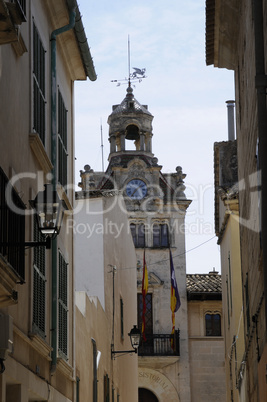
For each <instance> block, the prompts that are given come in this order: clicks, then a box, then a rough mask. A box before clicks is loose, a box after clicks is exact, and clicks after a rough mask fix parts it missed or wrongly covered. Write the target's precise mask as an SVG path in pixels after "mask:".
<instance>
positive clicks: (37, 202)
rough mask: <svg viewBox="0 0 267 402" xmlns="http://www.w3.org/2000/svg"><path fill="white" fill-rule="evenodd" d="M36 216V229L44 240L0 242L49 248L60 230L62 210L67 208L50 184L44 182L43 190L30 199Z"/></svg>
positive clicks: (10, 244) (9, 244)
mask: <svg viewBox="0 0 267 402" xmlns="http://www.w3.org/2000/svg"><path fill="white" fill-rule="evenodd" d="M30 205H31V207H32V208H33V209H34V215H35V216H36V218H37V224H38V230H39V232H40V233H41V234H42V235H43V236H44V237H45V241H40V242H37V241H29V242H22V243H13V242H6V243H4V242H3V243H0V245H5V246H18V247H39V246H45V247H46V248H48V249H49V248H51V240H52V239H54V238H55V237H56V236H57V235H58V234H59V232H60V228H61V223H62V219H63V214H64V211H65V210H66V209H67V207H66V204H65V202H64V201H63V200H60V198H59V196H58V193H57V191H55V190H53V185H52V184H45V189H44V191H40V192H39V193H38V194H37V196H36V197H35V199H34V200H31V201H30Z"/></svg>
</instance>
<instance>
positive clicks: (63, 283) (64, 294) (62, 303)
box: [58, 252, 68, 357]
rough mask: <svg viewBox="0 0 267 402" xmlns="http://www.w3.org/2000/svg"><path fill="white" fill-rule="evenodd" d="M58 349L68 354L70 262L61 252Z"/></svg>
mask: <svg viewBox="0 0 267 402" xmlns="http://www.w3.org/2000/svg"><path fill="white" fill-rule="evenodd" d="M58 349H59V352H60V353H61V354H63V356H64V357H67V356H68V264H67V263H66V261H65V259H64V257H63V255H62V254H61V252H59V261H58Z"/></svg>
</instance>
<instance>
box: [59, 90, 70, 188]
mask: <svg viewBox="0 0 267 402" xmlns="http://www.w3.org/2000/svg"><path fill="white" fill-rule="evenodd" d="M67 158H68V152H67V109H66V107H65V104H64V101H63V97H62V94H61V92H60V91H58V181H59V182H60V183H61V184H62V186H65V185H66V184H67V167H68V166H67Z"/></svg>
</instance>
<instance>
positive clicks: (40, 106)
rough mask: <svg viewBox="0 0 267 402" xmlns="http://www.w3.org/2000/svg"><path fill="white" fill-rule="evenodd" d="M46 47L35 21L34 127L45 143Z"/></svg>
mask: <svg viewBox="0 0 267 402" xmlns="http://www.w3.org/2000/svg"><path fill="white" fill-rule="evenodd" d="M45 85H46V82H45V49H44V47H43V44H42V41H41V38H40V35H39V32H38V30H37V28H36V26H35V24H34V23H33V128H34V130H35V131H36V133H37V134H39V136H40V138H41V140H42V143H43V144H44V145H45V113H46V106H45V105H46V99H45Z"/></svg>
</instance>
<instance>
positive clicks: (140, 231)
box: [130, 223, 145, 248]
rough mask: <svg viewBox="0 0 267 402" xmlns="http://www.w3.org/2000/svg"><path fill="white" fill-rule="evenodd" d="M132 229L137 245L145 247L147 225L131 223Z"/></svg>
mask: <svg viewBox="0 0 267 402" xmlns="http://www.w3.org/2000/svg"><path fill="white" fill-rule="evenodd" d="M130 229H131V233H132V237H133V242H134V245H135V247H141V248H143V247H145V225H144V224H143V223H139V224H135V223H131V224H130Z"/></svg>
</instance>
